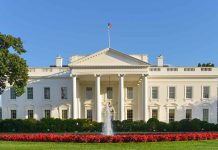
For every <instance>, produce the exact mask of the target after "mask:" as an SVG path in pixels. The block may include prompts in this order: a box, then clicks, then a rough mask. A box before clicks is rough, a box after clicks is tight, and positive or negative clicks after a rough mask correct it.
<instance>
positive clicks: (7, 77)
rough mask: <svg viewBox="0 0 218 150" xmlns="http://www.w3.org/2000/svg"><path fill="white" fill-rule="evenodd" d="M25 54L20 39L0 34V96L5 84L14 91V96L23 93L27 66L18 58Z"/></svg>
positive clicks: (26, 77) (26, 79) (26, 78)
mask: <svg viewBox="0 0 218 150" xmlns="http://www.w3.org/2000/svg"><path fill="white" fill-rule="evenodd" d="M25 52H26V50H25V49H24V48H23V42H22V41H21V39H20V38H15V37H13V36H11V35H5V34H2V33H0V94H2V93H3V92H4V90H5V88H6V85H7V84H10V85H11V86H12V87H13V88H14V89H15V92H16V96H21V95H22V94H23V93H24V87H25V86H26V85H27V81H28V66H27V64H26V61H25V60H24V59H23V58H21V57H20V56H21V54H23V53H25Z"/></svg>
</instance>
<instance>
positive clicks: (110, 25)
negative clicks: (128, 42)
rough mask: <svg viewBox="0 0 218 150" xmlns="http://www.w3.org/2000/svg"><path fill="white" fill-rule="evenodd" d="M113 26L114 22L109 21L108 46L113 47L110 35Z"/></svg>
mask: <svg viewBox="0 0 218 150" xmlns="http://www.w3.org/2000/svg"><path fill="white" fill-rule="evenodd" d="M111 28H112V24H111V23H110V22H109V23H108V24H107V32H108V48H110V47H111V35H110V30H111Z"/></svg>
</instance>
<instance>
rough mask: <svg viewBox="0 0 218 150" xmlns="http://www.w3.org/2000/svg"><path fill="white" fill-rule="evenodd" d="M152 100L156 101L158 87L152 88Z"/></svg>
mask: <svg viewBox="0 0 218 150" xmlns="http://www.w3.org/2000/svg"><path fill="white" fill-rule="evenodd" d="M152 99H158V87H152Z"/></svg>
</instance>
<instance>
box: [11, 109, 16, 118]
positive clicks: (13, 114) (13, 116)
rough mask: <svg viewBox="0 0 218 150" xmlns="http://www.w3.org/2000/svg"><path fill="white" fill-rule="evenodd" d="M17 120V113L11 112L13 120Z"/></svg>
mask: <svg viewBox="0 0 218 150" xmlns="http://www.w3.org/2000/svg"><path fill="white" fill-rule="evenodd" d="M16 118H17V111H16V110H11V119H16Z"/></svg>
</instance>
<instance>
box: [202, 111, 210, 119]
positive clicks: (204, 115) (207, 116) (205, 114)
mask: <svg viewBox="0 0 218 150" xmlns="http://www.w3.org/2000/svg"><path fill="white" fill-rule="evenodd" d="M208 118H209V110H208V109H203V121H207V122H208Z"/></svg>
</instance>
